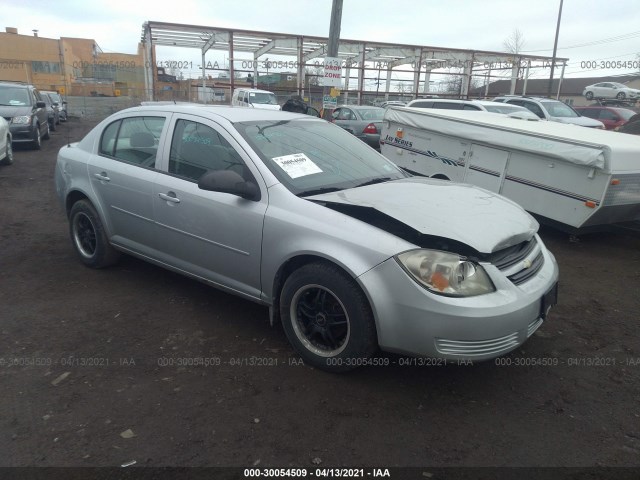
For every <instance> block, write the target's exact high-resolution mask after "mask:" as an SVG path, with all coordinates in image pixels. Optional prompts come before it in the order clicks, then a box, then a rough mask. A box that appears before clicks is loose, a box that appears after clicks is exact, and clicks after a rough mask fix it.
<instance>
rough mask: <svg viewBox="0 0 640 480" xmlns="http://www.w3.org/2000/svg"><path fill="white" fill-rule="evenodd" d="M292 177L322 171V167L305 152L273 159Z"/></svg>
mask: <svg viewBox="0 0 640 480" xmlns="http://www.w3.org/2000/svg"><path fill="white" fill-rule="evenodd" d="M272 160H273V161H274V162H276V164H278V166H279V167H280V168H281V169H282V170H284V171H285V173H286V174H287V175H289V176H290V177H291V178H298V177H305V176H307V175H313V174H314V173H322V170H320V167H318V166H317V165H316V164H315V163H313V162H312V161H311V159H310V158H309V157H307V156H306V155H305V154H304V153H294V154H291V155H284V156H282V157H273V159H272Z"/></svg>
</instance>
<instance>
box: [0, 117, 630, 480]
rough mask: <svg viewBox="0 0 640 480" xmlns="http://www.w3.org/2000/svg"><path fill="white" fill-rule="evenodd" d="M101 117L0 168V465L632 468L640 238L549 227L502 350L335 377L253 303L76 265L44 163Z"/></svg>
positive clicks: (196, 286) (140, 273)
mask: <svg viewBox="0 0 640 480" xmlns="http://www.w3.org/2000/svg"><path fill="white" fill-rule="evenodd" d="M94 124H95V122H94V123H82V122H81V121H80V120H77V119H76V120H73V119H72V120H71V121H69V122H67V123H66V124H62V125H61V128H59V130H58V131H57V132H55V133H52V139H51V140H49V141H45V142H44V147H43V150H42V151H39V152H38V151H31V150H28V149H25V148H21V149H18V148H16V150H17V151H16V152H15V163H14V164H13V165H11V166H4V167H0V198H1V199H2V201H1V202H0V274H1V276H0V385H1V391H2V394H1V395H0V412H1V414H0V466H120V465H122V464H124V463H127V462H131V461H136V465H138V466H154V467H156V466H236V467H251V466H259V467H260V468H262V467H305V468H309V469H312V468H316V467H318V466H322V467H331V466H334V467H336V466H352V467H356V466H357V467H362V466H380V467H397V466H413V467H446V466H468V467H475V466H498V467H499V466H578V467H595V466H616V467H619V466H634V467H640V329H639V328H638V322H639V312H640V288H639V286H640V240H639V239H637V238H632V237H626V236H622V235H613V234H596V235H590V236H584V237H581V238H580V241H578V242H573V241H570V239H569V237H568V236H567V235H565V234H561V233H559V232H557V231H554V230H551V229H543V230H542V237H543V240H544V241H545V242H546V244H547V245H548V247H549V248H550V250H551V251H552V252H553V253H554V254H555V255H556V257H557V259H558V262H559V264H560V276H561V281H560V299H559V301H560V303H559V305H558V306H557V307H556V308H555V309H554V310H553V311H552V314H551V316H550V319H549V320H548V321H547V322H546V323H545V324H544V325H543V326H542V327H541V329H540V330H539V331H538V332H537V333H536V334H535V335H534V337H532V338H531V339H530V340H529V342H527V343H526V344H525V345H524V346H523V348H522V349H519V350H517V351H515V352H513V353H512V354H510V355H508V356H506V357H503V358H502V359H499V360H498V361H496V362H486V363H482V364H475V365H451V364H449V365H446V366H444V365H430V366H426V365H416V364H413V365H411V364H410V365H404V364H405V363H413V362H412V361H408V360H407V359H405V358H403V357H397V356H392V355H388V356H384V358H388V359H389V363H390V364H391V365H390V366H388V367H367V368H362V369H359V370H357V371H354V372H352V373H349V374H346V375H331V374H327V373H324V372H321V371H318V370H315V369H312V368H309V367H307V366H304V365H302V364H301V361H300V360H299V357H298V356H297V355H296V354H295V353H294V352H293V350H292V349H291V348H290V347H289V345H288V343H287V341H286V338H285V336H284V333H283V331H282V329H281V327H280V326H276V327H274V328H272V327H270V326H269V321H268V312H267V309H266V308H264V307H262V306H259V305H254V304H252V303H249V302H247V301H244V300H241V299H239V298H236V297H234V296H231V295H228V294H224V293H221V292H219V291H216V290H214V289H212V288H210V287H207V286H205V285H202V284H200V283H197V282H195V281H192V280H189V279H186V278H184V277H181V276H179V275H177V274H173V273H171V272H168V271H165V270H162V269H160V268H157V267H155V266H152V265H149V264H146V263H144V262H142V261H139V260H136V259H133V258H130V257H125V258H123V260H122V261H121V262H120V263H119V264H118V265H116V266H115V267H113V268H110V269H106V270H101V271H94V270H90V269H88V268H85V267H84V266H82V265H81V263H80V262H79V261H78V259H77V258H76V257H75V253H74V252H73V250H72V248H71V243H70V240H69V235H68V225H67V221H66V218H65V216H64V213H63V211H62V209H61V208H60V207H59V205H58V203H57V199H56V198H55V194H54V185H53V171H54V165H55V158H56V154H57V151H58V149H59V148H60V147H61V146H63V145H64V144H65V143H66V142H68V141H76V140H78V139H80V138H81V137H82V136H83V135H84V134H85V133H86V132H87V131H88V130H89V128H91V127H92V126H93V125H94ZM183 359H185V360H183ZM194 359H203V360H201V361H202V363H205V362H206V363H207V364H208V365H192V364H190V363H193V362H194V361H195V362H196V363H197V362H199V361H200V360H194ZM205 359H206V360H205ZM423 478H424V477H423ZM434 478H435V477H434Z"/></svg>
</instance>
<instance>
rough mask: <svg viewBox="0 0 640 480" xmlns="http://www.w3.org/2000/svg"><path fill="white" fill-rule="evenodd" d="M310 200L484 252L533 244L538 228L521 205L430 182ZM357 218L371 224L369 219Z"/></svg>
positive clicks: (400, 183) (485, 193)
mask: <svg viewBox="0 0 640 480" xmlns="http://www.w3.org/2000/svg"><path fill="white" fill-rule="evenodd" d="M306 199H307V200H313V201H316V202H326V203H328V204H341V205H349V206H351V207H356V208H357V207H362V208H363V209H374V210H376V211H378V212H380V213H382V214H384V215H387V216H389V217H391V218H393V219H395V220H397V221H398V222H401V223H402V224H404V225H406V226H407V227H410V228H411V229H413V230H415V231H417V232H419V233H420V234H423V235H429V236H436V237H441V238H445V239H451V240H455V241H457V242H461V243H463V244H466V245H468V246H470V247H471V248H473V249H475V250H477V251H478V252H482V253H492V252H495V251H498V250H501V249H503V248H506V247H510V246H512V245H516V244H518V243H521V242H523V241H525V240H529V239H530V238H531V237H532V236H533V235H534V234H535V233H536V232H537V231H538V226H539V225H538V222H536V220H535V219H534V218H533V217H532V216H531V215H529V214H528V213H526V212H525V211H524V210H523V209H522V208H521V207H520V206H518V205H517V204H515V203H514V202H512V201H511V200H508V199H506V198H504V197H502V196H500V195H497V194H495V193H492V192H489V191H487V190H483V189H481V188H478V187H474V186H472V185H466V184H460V183H452V182H448V181H443V180H431V179H427V178H416V177H413V178H406V179H401V180H395V181H391V182H386V183H380V184H375V185H368V186H365V187H359V188H351V189H348V190H341V191H339V192H332V193H323V194H321V195H314V196H310V197H306ZM357 218H359V219H360V220H362V221H365V222H367V218H366V215H363V214H359V215H358V216H357Z"/></svg>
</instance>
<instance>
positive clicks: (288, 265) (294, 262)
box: [271, 255, 360, 323]
mask: <svg viewBox="0 0 640 480" xmlns="http://www.w3.org/2000/svg"><path fill="white" fill-rule="evenodd" d="M310 263H326V264H329V265H333V266H334V267H336V268H338V269H340V270H341V271H342V272H344V274H345V275H347V276H348V277H349V278H353V275H351V274H350V273H349V272H348V271H346V270H345V269H344V268H342V267H341V266H340V265H338V264H336V263H334V262H332V261H330V260H327V259H326V258H324V257H320V256H317V255H299V256H297V257H293V258H290V259H289V260H287V261H286V262H285V263H283V264H282V265H281V266H280V268H279V269H278V272H277V273H276V276H275V280H274V281H273V292H272V295H273V301H272V307H271V308H272V312H273V313H272V316H271V322H272V323H275V322H276V321H277V322H279V321H280V292H281V291H282V287H283V286H284V282H286V281H287V278H289V275H291V274H292V273H293V272H294V271H296V270H298V269H299V268H301V267H303V266H305V265H308V264H310ZM356 285H358V284H357V282H356ZM358 288H360V286H359V285H358Z"/></svg>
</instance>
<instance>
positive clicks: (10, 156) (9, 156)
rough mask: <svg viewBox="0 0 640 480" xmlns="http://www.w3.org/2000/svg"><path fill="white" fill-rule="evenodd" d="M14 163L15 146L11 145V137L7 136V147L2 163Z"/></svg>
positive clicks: (0, 162)
mask: <svg viewBox="0 0 640 480" xmlns="http://www.w3.org/2000/svg"><path fill="white" fill-rule="evenodd" d="M12 163H13V146H12V145H11V137H7V147H6V151H5V155H4V158H3V159H2V161H0V164H2V165H11V164H12Z"/></svg>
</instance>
